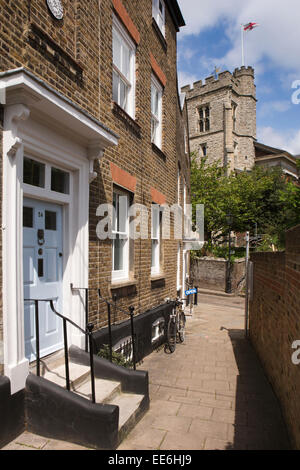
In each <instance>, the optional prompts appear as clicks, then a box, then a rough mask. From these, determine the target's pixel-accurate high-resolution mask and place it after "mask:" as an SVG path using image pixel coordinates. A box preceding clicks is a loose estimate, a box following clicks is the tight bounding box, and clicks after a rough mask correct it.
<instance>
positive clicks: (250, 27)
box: [243, 23, 259, 31]
mask: <svg viewBox="0 0 300 470" xmlns="http://www.w3.org/2000/svg"><path fill="white" fill-rule="evenodd" d="M243 26H244V31H252V30H253V29H254V28H257V26H259V24H258V23H247V24H244V25H243Z"/></svg>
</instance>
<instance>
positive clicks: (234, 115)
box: [232, 103, 237, 131]
mask: <svg viewBox="0 0 300 470" xmlns="http://www.w3.org/2000/svg"><path fill="white" fill-rule="evenodd" d="M236 110H237V105H236V104H235V103H232V121H233V130H234V131H235V129H236Z"/></svg>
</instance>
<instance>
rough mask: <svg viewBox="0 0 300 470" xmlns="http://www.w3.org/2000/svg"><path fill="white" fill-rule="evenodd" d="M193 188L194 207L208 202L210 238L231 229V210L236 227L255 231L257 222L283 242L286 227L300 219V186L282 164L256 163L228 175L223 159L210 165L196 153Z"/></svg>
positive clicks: (192, 180) (299, 221)
mask: <svg viewBox="0 0 300 470" xmlns="http://www.w3.org/2000/svg"><path fill="white" fill-rule="evenodd" d="M191 188H192V195H193V205H194V208H195V206H196V204H204V207H205V209H204V210H205V231H206V233H207V234H208V236H209V238H211V235H212V233H215V234H220V235H222V234H224V233H227V232H228V222H227V215H228V214H229V213H230V214H231V215H232V230H233V231H235V232H244V231H247V230H250V231H251V230H253V228H254V226H255V224H257V226H258V229H259V232H260V233H263V234H269V235H271V236H273V237H274V239H275V240H277V241H278V244H279V245H280V244H282V243H283V241H284V233H285V230H287V229H288V228H290V227H292V226H294V225H297V224H298V223H300V187H299V186H298V185H296V184H295V183H294V182H290V181H288V180H287V179H286V177H285V175H284V173H283V172H282V170H281V168H279V167H274V168H263V167H254V168H253V170H252V171H243V172H239V173H237V174H236V173H234V172H232V173H231V174H230V175H229V176H227V171H226V168H224V167H222V166H221V165H220V163H219V162H216V163H213V164H210V165H207V164H206V161H205V159H202V160H201V162H200V163H198V162H197V160H196V159H195V158H194V157H193V158H192V167H191Z"/></svg>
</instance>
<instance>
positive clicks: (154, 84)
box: [151, 75, 163, 149]
mask: <svg viewBox="0 0 300 470" xmlns="http://www.w3.org/2000/svg"><path fill="white" fill-rule="evenodd" d="M154 92H156V93H157V95H158V105H157V108H158V109H157V115H156V114H155V113H154V110H153V109H152V103H153V93H154ZM162 96H163V87H162V86H161V84H160V83H159V81H158V80H157V79H156V78H155V77H154V75H152V76H151V142H152V143H153V144H155V145H156V147H158V148H160V149H161V147H162ZM154 128H155V132H154Z"/></svg>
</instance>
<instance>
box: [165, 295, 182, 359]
mask: <svg viewBox="0 0 300 470" xmlns="http://www.w3.org/2000/svg"><path fill="white" fill-rule="evenodd" d="M182 305H183V302H181V300H179V299H178V298H177V299H176V300H175V301H174V307H173V311H172V313H171V315H170V317H169V321H168V327H167V343H166V346H165V350H166V348H168V349H169V351H170V353H173V352H174V351H175V349H176V343H183V342H184V340H185V323H186V318H185V313H184V311H183V309H182Z"/></svg>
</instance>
